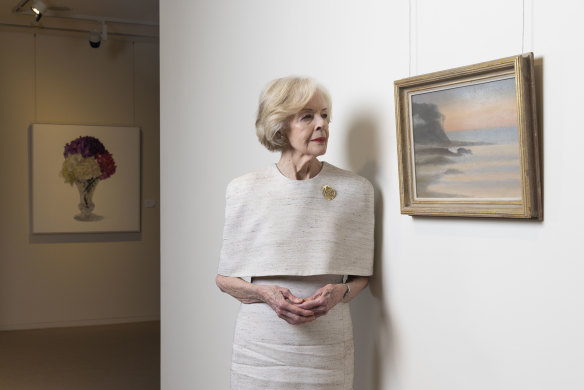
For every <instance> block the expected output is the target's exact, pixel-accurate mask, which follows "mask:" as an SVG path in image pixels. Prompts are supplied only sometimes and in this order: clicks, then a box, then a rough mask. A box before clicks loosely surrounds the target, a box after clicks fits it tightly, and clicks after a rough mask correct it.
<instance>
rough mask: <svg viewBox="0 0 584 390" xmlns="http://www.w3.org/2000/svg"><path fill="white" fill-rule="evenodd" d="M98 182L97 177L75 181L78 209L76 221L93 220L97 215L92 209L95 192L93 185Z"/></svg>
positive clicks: (95, 185)
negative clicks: (77, 191)
mask: <svg viewBox="0 0 584 390" xmlns="http://www.w3.org/2000/svg"><path fill="white" fill-rule="evenodd" d="M98 183H99V179H97V178H95V179H89V180H78V181H76V182H75V185H77V190H79V205H78V207H79V211H80V213H79V214H77V215H75V219H76V220H78V221H95V220H97V219H98V216H97V215H95V214H93V213H92V211H93V209H94V208H95V204H94V203H93V193H94V192H95V187H97V184H98Z"/></svg>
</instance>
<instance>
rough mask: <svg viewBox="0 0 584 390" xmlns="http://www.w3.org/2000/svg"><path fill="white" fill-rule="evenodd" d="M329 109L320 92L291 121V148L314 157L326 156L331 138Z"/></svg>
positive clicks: (287, 133)
mask: <svg viewBox="0 0 584 390" xmlns="http://www.w3.org/2000/svg"><path fill="white" fill-rule="evenodd" d="M328 125H329V124H328V107H327V104H326V100H325V99H324V96H322V93H321V92H320V91H318V90H317V91H316V92H315V93H314V95H313V96H312V99H310V101H309V102H308V104H307V105H306V106H305V107H304V108H303V109H302V110H300V112H299V113H298V114H296V115H294V117H293V118H292V119H291V120H290V125H289V128H288V130H287V131H286V136H287V137H288V143H289V144H290V146H291V148H292V149H293V150H295V151H297V152H300V153H302V154H307V155H311V156H314V157H317V156H320V155H323V154H325V152H326V146H327V142H328V137H329V127H328Z"/></svg>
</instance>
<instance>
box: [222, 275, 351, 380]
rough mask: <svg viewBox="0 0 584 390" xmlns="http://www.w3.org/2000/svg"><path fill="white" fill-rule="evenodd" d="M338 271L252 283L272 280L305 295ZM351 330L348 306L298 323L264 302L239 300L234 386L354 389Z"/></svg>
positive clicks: (333, 279)
mask: <svg viewBox="0 0 584 390" xmlns="http://www.w3.org/2000/svg"><path fill="white" fill-rule="evenodd" d="M341 282H342V276H340V275H315V276H273V277H262V278H253V279H252V283H257V284H276V285H279V286H281V287H286V288H288V289H290V291H291V292H292V294H294V295H296V296H298V297H309V296H311V295H313V294H314V293H315V292H316V290H318V289H319V288H321V287H323V286H324V285H326V284H328V283H341ZM353 353H354V347H353V328H352V323H351V314H350V311H349V304H347V303H343V302H340V303H339V304H337V305H336V306H335V307H334V308H332V309H331V310H330V311H329V312H328V313H327V314H326V315H324V316H322V317H319V318H317V319H316V320H314V321H312V322H309V323H307V324H302V325H291V324H289V323H287V322H286V321H284V320H283V319H281V318H279V317H278V316H277V315H276V313H275V312H274V311H273V310H272V308H270V307H269V306H268V305H267V304H265V303H252V304H242V305H241V309H240V311H239V315H238V317H237V323H236V327H235V337H234V342H233V356H232V364H231V389H232V390H286V389H290V390H292V389H294V390H309V389H310V390H351V389H353Z"/></svg>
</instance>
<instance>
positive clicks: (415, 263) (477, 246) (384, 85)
mask: <svg viewBox="0 0 584 390" xmlns="http://www.w3.org/2000/svg"><path fill="white" fill-rule="evenodd" d="M583 12H584V3H582V2H580V1H577V0H572V1H567V0H561V1H555V2H549V1H545V0H524V1H522V0H513V1H509V0H493V1H490V2H488V3H485V2H468V1H463V0H447V1H438V2H436V1H431V0H417V1H416V0H412V1H410V2H408V1H405V0H403V1H395V2H387V1H381V0H379V1H374V0H364V1H360V2H355V1H346V0H337V1H295V2H284V1H268V0H261V1H260V0H249V1H237V0H225V1H221V2H214V1H186V0H162V1H161V37H162V41H161V198H162V209H161V213H162V219H161V252H162V260H161V261H162V281H161V283H162V285H161V289H162V319H163V327H162V332H163V335H162V337H163V340H162V384H163V389H165V390H178V389H192V388H205V389H227V388H229V367H230V354H231V342H232V335H233V330H234V321H235V317H236V315H237V309H238V303H237V302H236V301H235V300H234V299H232V298H231V297H229V296H227V295H225V294H221V293H220V292H219V290H218V289H217V288H216V286H215V281H214V278H215V274H216V270H217V264H218V255H219V250H220V245H221V235H222V224H223V211H224V191H225V186H226V185H227V183H228V182H229V181H230V180H231V179H232V178H234V177H236V176H238V175H241V174H243V173H245V172H248V171H251V170H254V169H257V168H260V167H263V166H265V165H267V164H270V163H273V162H275V161H277V159H278V155H276V154H271V153H270V152H268V151H266V150H264V149H263V147H262V146H261V145H260V144H259V143H258V142H257V140H256V138H255V129H254V118H255V113H256V107H257V99H258V95H259V93H260V91H261V89H262V87H263V86H264V85H265V83H266V82H267V81H269V80H271V79H273V78H275V77H280V76H285V75H290V74H297V75H308V76H311V77H314V78H316V79H317V80H319V81H320V82H322V83H323V84H324V85H325V86H327V87H328V89H329V90H330V92H331V95H332V98H333V122H332V125H331V137H330V143H329V151H328V152H327V155H326V156H325V157H324V159H325V160H326V161H328V162H331V163H333V164H335V165H338V166H340V167H343V168H347V169H350V170H353V171H355V172H358V173H360V174H362V175H363V176H365V177H367V178H368V179H369V180H370V181H371V182H372V183H373V184H374V187H375V189H376V259H375V260H376V267H375V269H376V275H375V277H374V278H373V280H372V283H371V289H370V290H368V291H366V292H364V293H363V294H362V295H361V296H360V297H358V299H356V300H355V301H354V302H353V304H352V313H353V321H354V327H355V341H356V359H355V360H356V372H355V389H357V390H367V389H375V390H379V389H392V390H468V389H473V390H482V389H484V390H492V389H497V390H517V389H530V390H544V389H545V390H548V389H562V390H568V389H570V390H572V389H574V390H576V389H581V388H584V373H583V372H582V370H581V367H582V366H583V364H584V352H583V351H584V335H583V334H582V331H581V329H583V328H584V311H583V310H581V307H582V299H583V298H582V297H584V283H583V282H584V256H583V255H582V253H581V252H582V250H581V240H582V238H581V237H582V234H583V233H584V228H582V220H583V219H584V209H583V208H582V207H581V205H580V203H581V201H580V195H581V194H582V193H583V191H584V185H583V182H582V169H581V166H582V163H581V162H580V160H579V157H580V156H581V155H582V153H581V149H582V147H583V146H584V131H582V129H581V127H582V126H581V123H580V122H581V121H580V120H579V119H578V115H579V112H580V106H581V100H582V99H581V90H582V87H584V83H583V77H584V76H583V73H582V72H581V71H580V69H579V67H580V64H581V63H582V60H583V59H584V56H583V55H582V53H581V52H580V51H579V50H580V49H579V48H580V47H581V38H582V36H584V27H583V26H582V23H581V20H580V19H581V15H582V14H583ZM522 51H533V52H534V53H535V57H536V73H537V92H538V96H539V97H538V104H539V120H540V127H541V134H542V140H543V147H542V152H543V153H542V156H543V157H542V161H543V181H544V220H543V221H542V222H536V221H514V220H505V221H503V220H490V219H463V218H432V217H426V218H412V217H409V216H405V215H401V214H400V211H399V209H400V206H399V185H398V183H399V181H398V168H397V145H396V131H395V114H394V110H395V109H394V95H393V81H394V80H397V79H401V78H404V77H408V76H414V75H418V74H423V73H427V72H432V71H437V70H443V69H448V68H452V67H457V66H463V65H470V64H474V63H477V62H482V61H487V60H492V59H497V58H502V57H506V56H511V55H516V54H519V53H521V52H522Z"/></svg>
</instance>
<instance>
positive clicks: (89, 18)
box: [12, 0, 158, 27]
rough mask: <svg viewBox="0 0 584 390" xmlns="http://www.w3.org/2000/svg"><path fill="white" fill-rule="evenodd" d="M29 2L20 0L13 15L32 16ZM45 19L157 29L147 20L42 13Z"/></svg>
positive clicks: (154, 23)
mask: <svg viewBox="0 0 584 390" xmlns="http://www.w3.org/2000/svg"><path fill="white" fill-rule="evenodd" d="M30 2H31V0H21V1H20V2H19V3H18V4H17V5H16V7H14V9H13V10H12V12H13V13H16V14H21V15H31V16H34V15H35V13H34V12H32V10H30V9H27V8H25V6H26V5H27V4H28V3H30ZM43 15H44V16H45V17H50V18H59V19H74V20H86V21H93V22H98V23H104V22H105V23H121V24H135V25H142V26H153V27H158V22H151V21H147V20H137V19H123V18H110V17H107V16H93V15H81V14H72V15H67V14H62V13H60V12H52V11H45V12H44V13H43Z"/></svg>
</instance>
